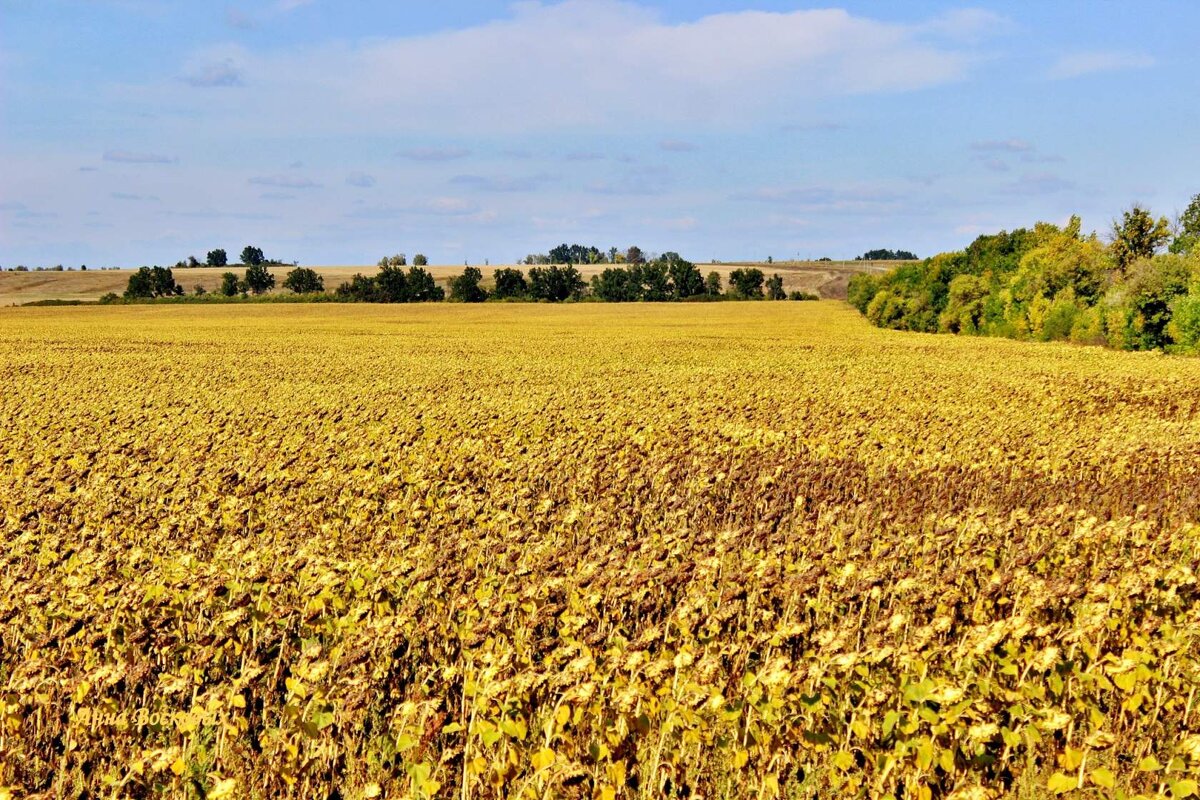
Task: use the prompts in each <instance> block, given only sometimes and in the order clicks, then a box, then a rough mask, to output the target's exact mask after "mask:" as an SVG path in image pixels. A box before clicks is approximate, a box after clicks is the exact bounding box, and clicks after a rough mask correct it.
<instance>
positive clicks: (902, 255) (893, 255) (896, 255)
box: [819, 248, 917, 261]
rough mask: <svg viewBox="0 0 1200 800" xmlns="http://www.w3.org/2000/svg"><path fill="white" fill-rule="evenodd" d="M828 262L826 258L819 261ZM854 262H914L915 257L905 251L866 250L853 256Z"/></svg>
mask: <svg viewBox="0 0 1200 800" xmlns="http://www.w3.org/2000/svg"><path fill="white" fill-rule="evenodd" d="M819 260H820V261H828V260H829V259H828V258H822V259H819ZM854 260H855V261H916V260H917V257H916V256H915V255H914V254H912V253H910V252H909V251H907V250H888V249H886V248H885V249H880V250H868V251H867V252H865V253H863V254H862V255H861V256H855V257H854Z"/></svg>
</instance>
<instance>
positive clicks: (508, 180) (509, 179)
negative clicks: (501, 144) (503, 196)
mask: <svg viewBox="0 0 1200 800" xmlns="http://www.w3.org/2000/svg"><path fill="white" fill-rule="evenodd" d="M549 180H550V176H549V175H525V176H513V175H456V176H454V177H453V178H451V179H450V182H451V183H454V184H457V185H459V186H467V187H470V188H472V189H478V190H479V191H481V192H533V191H537V190H538V189H540V188H541V187H542V186H544V185H545V184H546V182H547V181H549Z"/></svg>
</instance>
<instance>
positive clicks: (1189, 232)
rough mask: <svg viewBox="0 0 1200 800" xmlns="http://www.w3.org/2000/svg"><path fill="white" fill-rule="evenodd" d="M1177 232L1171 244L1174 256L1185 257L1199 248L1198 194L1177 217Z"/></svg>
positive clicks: (1199, 215)
mask: <svg viewBox="0 0 1200 800" xmlns="http://www.w3.org/2000/svg"><path fill="white" fill-rule="evenodd" d="M1177 225H1178V230H1177V231H1176V235H1175V241H1173V242H1171V252H1172V253H1175V254H1176V255H1186V254H1188V253H1191V252H1193V251H1195V250H1196V249H1198V248H1200V194H1198V195H1196V196H1195V197H1193V198H1192V202H1190V203H1188V207H1187V208H1185V209H1184V211H1183V213H1182V214H1180V215H1179V220H1178V223H1177Z"/></svg>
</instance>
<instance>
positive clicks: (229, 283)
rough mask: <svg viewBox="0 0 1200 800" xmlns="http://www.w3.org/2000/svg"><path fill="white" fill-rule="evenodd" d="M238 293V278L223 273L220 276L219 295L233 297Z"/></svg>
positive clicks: (228, 273)
mask: <svg viewBox="0 0 1200 800" xmlns="http://www.w3.org/2000/svg"><path fill="white" fill-rule="evenodd" d="M238 291H239V289H238V276H237V275H235V274H234V273H232V272H226V273H223V274H222V275H221V294H223V295H225V296H226V297H233V296H234V295H235V294H237V293H238Z"/></svg>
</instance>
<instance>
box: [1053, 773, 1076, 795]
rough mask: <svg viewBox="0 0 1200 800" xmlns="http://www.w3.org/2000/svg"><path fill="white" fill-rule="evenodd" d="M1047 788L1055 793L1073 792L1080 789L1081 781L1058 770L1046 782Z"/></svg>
mask: <svg viewBox="0 0 1200 800" xmlns="http://www.w3.org/2000/svg"><path fill="white" fill-rule="evenodd" d="M1046 788H1047V789H1049V790H1050V791H1052V792H1054V793H1055V794H1063V793H1064V792H1071V791H1074V790H1075V789H1078V788H1079V781H1078V779H1076V778H1073V777H1071V776H1070V775H1064V774H1062V773H1061V772H1056V773H1054V774H1053V775H1051V776H1050V780H1049V782H1048V783H1047V784H1046Z"/></svg>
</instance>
